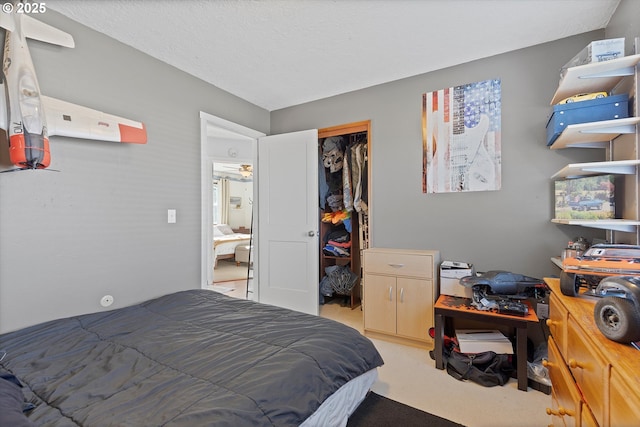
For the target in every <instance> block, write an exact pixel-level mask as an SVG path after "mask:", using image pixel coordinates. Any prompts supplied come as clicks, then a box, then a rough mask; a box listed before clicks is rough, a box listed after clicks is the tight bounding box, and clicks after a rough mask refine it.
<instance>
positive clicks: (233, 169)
mask: <svg viewBox="0 0 640 427" xmlns="http://www.w3.org/2000/svg"><path fill="white" fill-rule="evenodd" d="M214 168H215V169H217V168H219V169H221V170H224V171H226V172H228V173H230V174H239V175H241V176H242V177H243V178H249V177H251V176H252V175H253V165H249V164H238V163H216V164H215V165H214Z"/></svg>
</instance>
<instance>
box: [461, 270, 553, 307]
mask: <svg viewBox="0 0 640 427" xmlns="http://www.w3.org/2000/svg"><path fill="white" fill-rule="evenodd" d="M460 284H461V285H462V286H465V287H467V288H471V289H472V290H473V298H472V299H473V301H474V302H478V301H480V300H481V299H482V298H488V299H504V298H505V297H506V298H507V299H526V298H529V297H531V296H536V295H535V294H536V292H540V291H543V290H544V292H546V289H547V285H545V284H544V282H543V281H542V280H540V279H536V278H535V277H529V276H524V275H522V274H517V273H511V272H508V271H501V270H492V271H487V272H486V273H483V274H481V275H477V276H466V277H462V278H461V279H460Z"/></svg>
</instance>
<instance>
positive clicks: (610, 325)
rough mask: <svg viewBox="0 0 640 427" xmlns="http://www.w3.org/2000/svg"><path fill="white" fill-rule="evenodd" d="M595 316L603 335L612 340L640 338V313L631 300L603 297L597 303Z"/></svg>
mask: <svg viewBox="0 0 640 427" xmlns="http://www.w3.org/2000/svg"><path fill="white" fill-rule="evenodd" d="M593 316H594V318H595V320H596V326H598V329H600V332H602V335H604V336H605V337H607V338H609V339H610V340H612V341H616V342H621V343H630V342H631V341H639V340H640V313H638V310H636V308H635V306H634V305H633V302H631V301H630V300H628V299H624V298H619V297H606V298H602V299H600V300H598V302H597V303H596V307H595V309H594V311H593Z"/></svg>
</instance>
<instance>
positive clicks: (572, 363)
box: [567, 359, 585, 369]
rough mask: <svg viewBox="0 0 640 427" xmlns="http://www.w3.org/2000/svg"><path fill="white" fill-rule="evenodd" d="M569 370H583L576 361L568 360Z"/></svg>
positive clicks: (580, 364)
mask: <svg viewBox="0 0 640 427" xmlns="http://www.w3.org/2000/svg"><path fill="white" fill-rule="evenodd" d="M567 364H568V365H569V367H570V368H572V369H575V368H580V369H584V366H585V365H584V364H583V363H580V362H578V361H577V360H576V359H569V360H568V363H567Z"/></svg>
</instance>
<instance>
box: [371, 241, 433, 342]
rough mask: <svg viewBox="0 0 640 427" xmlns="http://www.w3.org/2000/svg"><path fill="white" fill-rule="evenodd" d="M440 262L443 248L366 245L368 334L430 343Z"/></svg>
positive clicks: (395, 339)
mask: <svg viewBox="0 0 640 427" xmlns="http://www.w3.org/2000/svg"><path fill="white" fill-rule="evenodd" d="M439 265H440V252H439V251H431V250H412V249H383V248H372V249H366V250H365V251H364V275H363V277H364V284H363V290H364V301H363V309H364V332H365V335H367V336H370V337H378V338H386V339H389V340H392V341H399V342H402V343H405V344H413V345H417V346H421V347H430V346H431V344H432V342H433V340H432V339H431V337H429V328H430V327H432V326H434V319H433V305H434V303H435V301H436V298H437V296H438V273H437V272H438V266H439Z"/></svg>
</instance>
